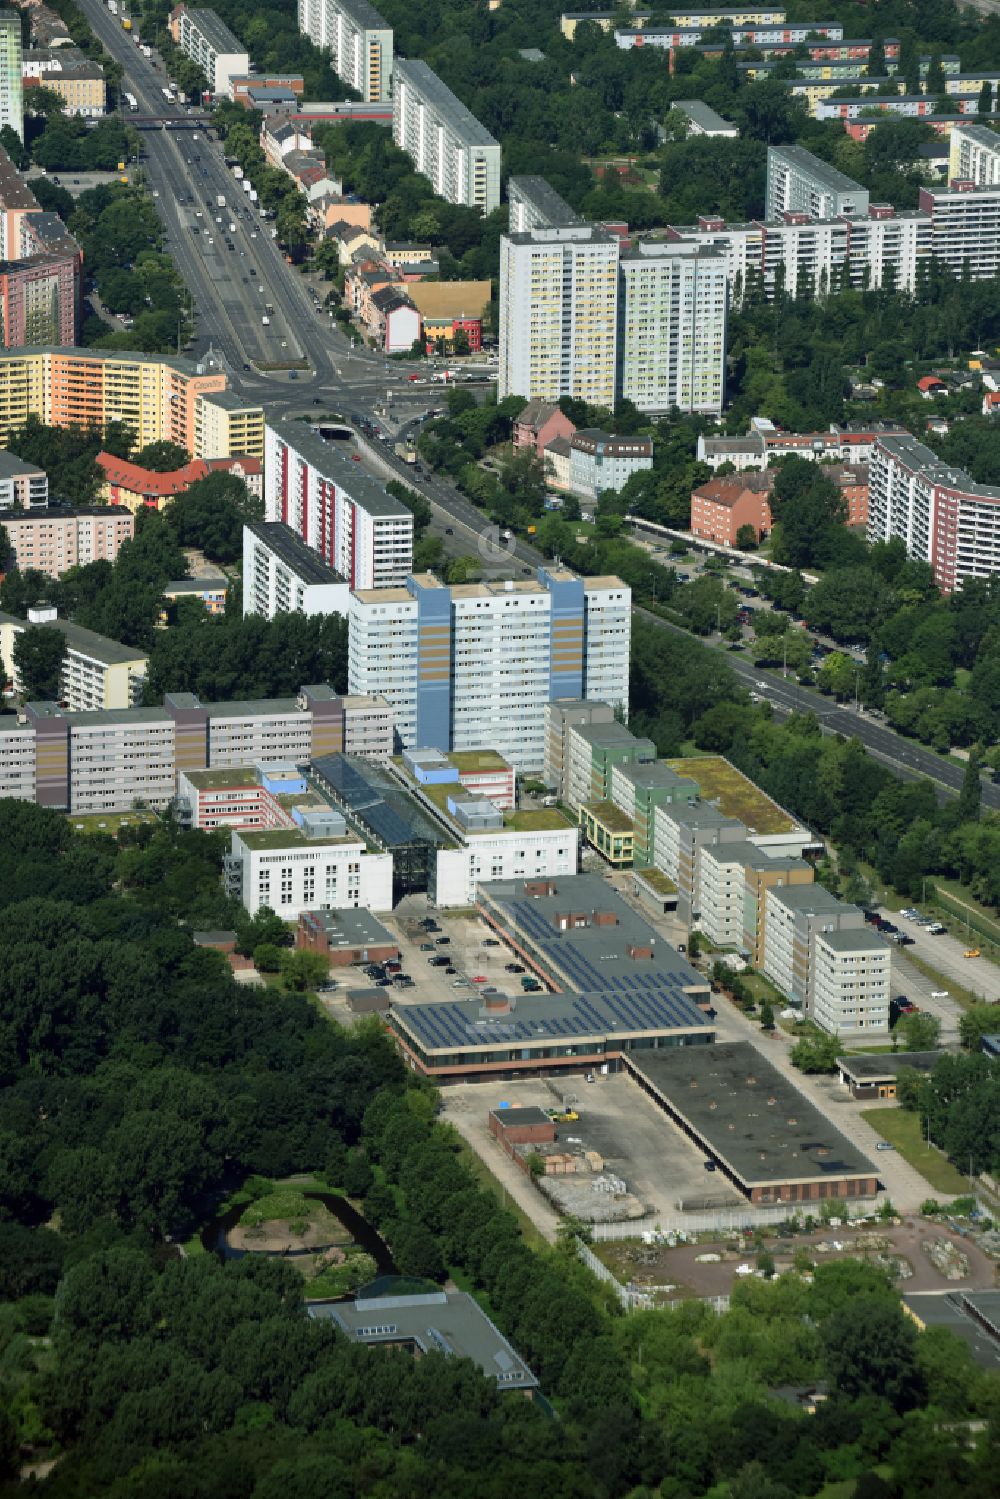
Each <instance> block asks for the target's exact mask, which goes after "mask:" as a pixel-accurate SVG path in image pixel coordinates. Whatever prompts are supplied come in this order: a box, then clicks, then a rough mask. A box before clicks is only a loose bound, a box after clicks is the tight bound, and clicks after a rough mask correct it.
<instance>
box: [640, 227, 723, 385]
mask: <svg viewBox="0 0 1000 1499" xmlns="http://www.w3.org/2000/svg"><path fill="white" fill-rule="evenodd" d="M726 302H727V297H726V262H725V259H724V257H723V256H721V255H719V254H718V253H717V252H716V251H714V250H712V249H711V248H709V247H707V246H704V245H699V244H695V243H692V242H690V241H676V240H675V241H653V240H645V241H642V240H640V241H638V242H637V243H636V244H635V245H634V246H633V247H632V248H631V249H628V250H625V251H623V253H622V256H621V280H620V286H619V297H618V365H619V371H618V393H619V394H620V396H621V397H622V398H623V399H625V400H630V401H634V403H635V404H636V406H638V408H639V410H640V411H647V412H652V413H655V414H659V413H663V412H666V411H671V410H673V408H674V407H677V408H678V409H679V410H681V411H703V412H708V413H718V412H720V411H721V410H722V405H723V401H724V398H725V387H726Z"/></svg>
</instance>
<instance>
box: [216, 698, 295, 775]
mask: <svg viewBox="0 0 1000 1499" xmlns="http://www.w3.org/2000/svg"><path fill="white" fill-rule="evenodd" d="M312 746H313V723H312V716H311V714H308V713H303V712H302V710H301V709H300V707H299V705H298V702H297V700H296V699H295V698H293V697H289V698H267V699H264V700H253V699H251V700H249V701H247V702H242V703H239V702H233V703H210V704H208V763H209V765H211V766H213V767H215V766H219V767H223V768H228V767H231V766H234V765H257V764H260V763H264V764H271V763H273V762H274V761H276V760H290V761H293V762H294V763H295V764H298V765H301V764H303V763H304V762H305V761H307V760H310V759H311V758H312V753H313V748H312Z"/></svg>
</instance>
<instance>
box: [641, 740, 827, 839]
mask: <svg viewBox="0 0 1000 1499" xmlns="http://www.w3.org/2000/svg"><path fill="white" fill-rule="evenodd" d="M664 763H665V764H666V765H668V766H669V767H670V769H671V770H674V771H676V772H677V774H678V775H684V776H689V777H690V779H691V780H693V781H696V782H697V784H698V789H699V791H700V793H701V798H702V800H703V801H706V802H713V803H714V804H715V805H716V806H718V808H719V810H720V812H722V813H723V815H724V816H726V817H738V818H739V820H740V822H742V823H745V824H746V826H747V828H748V829H749V830H750V831H751V832H753V833H760V834H763V835H764V836H767V835H768V834H770V833H791V832H793V831H794V830H795V828H796V827H797V826H798V824H797V823H796V821H795V819H794V818H793V817H791V816H789V814H788V813H787V812H786V811H784V809H783V808H782V807H779V806H778V803H777V802H775V801H772V800H771V798H770V797H769V796H768V795H767V794H766V793H765V792H763V791H761V789H760V787H759V786H755V785H754V783H753V781H751V780H750V779H749V777H748V776H745V775H744V774H743V772H742V771H741V770H737V769H736V766H735V765H730V763H729V761H728V760H726V759H724V758H723V756H722V755H695V756H694V757H692V758H691V759H678V760H667V761H665V762H664Z"/></svg>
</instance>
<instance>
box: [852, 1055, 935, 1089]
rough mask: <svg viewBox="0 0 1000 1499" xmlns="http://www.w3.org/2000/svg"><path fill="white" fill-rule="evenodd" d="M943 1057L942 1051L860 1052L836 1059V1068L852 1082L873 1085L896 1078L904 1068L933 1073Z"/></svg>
mask: <svg viewBox="0 0 1000 1499" xmlns="http://www.w3.org/2000/svg"><path fill="white" fill-rule="evenodd" d="M943 1056H944V1052H943V1051H893V1052H860V1053H859V1054H858V1055H857V1056H854V1057H852V1056H846V1057H838V1058H837V1066H838V1067H839V1068H840V1070H841V1072H843V1073H844V1075H845V1076H846V1077H849V1078H851V1079H852V1080H853V1081H854V1082H857V1083H874V1082H881V1081H882V1080H883V1079H884V1078H894V1077H896V1075H897V1074H898V1073H899V1071H900V1070H901V1069H902V1068H904V1067H912V1068H913V1069H914V1071H915V1072H933V1070H934V1068H935V1067H936V1066H937V1064H938V1062H939V1061H940V1059H941V1058H942V1057H943Z"/></svg>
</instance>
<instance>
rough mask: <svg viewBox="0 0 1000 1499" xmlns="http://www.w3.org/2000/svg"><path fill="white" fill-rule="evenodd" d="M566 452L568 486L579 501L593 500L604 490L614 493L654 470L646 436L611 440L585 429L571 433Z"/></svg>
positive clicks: (599, 431) (606, 436)
mask: <svg viewBox="0 0 1000 1499" xmlns="http://www.w3.org/2000/svg"><path fill="white" fill-rule="evenodd" d="M569 450H570V451H569V487H570V490H571V492H572V493H573V494H577V495H579V496H580V497H581V498H582V499H587V500H596V499H598V498H599V497H600V496H601V494H603V493H604V491H605V490H611V491H613V492H614V493H615V494H617V493H618V491H619V490H620V489H623V488H624V486H625V485H626V484H627V482H628V480H629V479H631V477H632V475H633V474H638V473H641V472H642V470H643V469H649V468H652V467H653V444H652V441H651V440H650V439H649V438H648V437H613V436H612V435H611V434H610V433H608V432H602V431H601V430H600V429H599V428H597V427H585V428H583V429H582V430H581V431H578V432H574V433H573V436H572V437H571V438H570V440H569Z"/></svg>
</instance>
